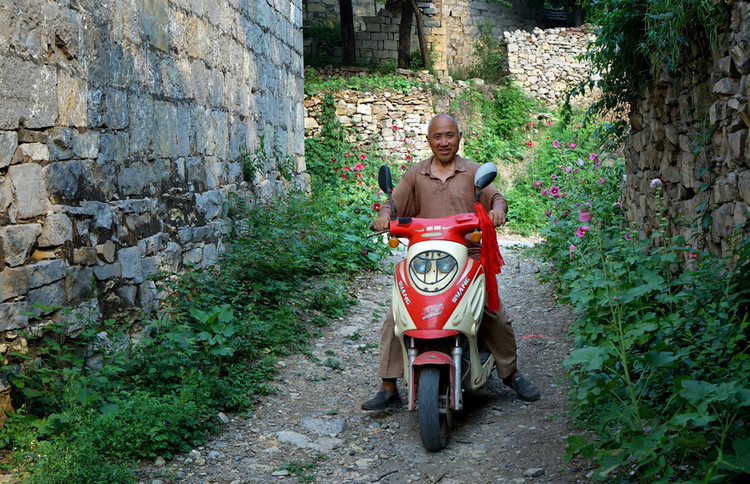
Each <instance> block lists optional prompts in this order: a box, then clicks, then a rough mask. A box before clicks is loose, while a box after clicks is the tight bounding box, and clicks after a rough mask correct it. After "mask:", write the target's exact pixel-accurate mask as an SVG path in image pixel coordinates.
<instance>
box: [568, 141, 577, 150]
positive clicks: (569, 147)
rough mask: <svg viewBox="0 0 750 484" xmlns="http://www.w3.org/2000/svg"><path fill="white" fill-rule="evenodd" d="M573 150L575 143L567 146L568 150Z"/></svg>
mask: <svg viewBox="0 0 750 484" xmlns="http://www.w3.org/2000/svg"><path fill="white" fill-rule="evenodd" d="M575 148H576V144H575V143H573V142H571V143H570V144H569V145H568V149H571V150H574V149H575Z"/></svg>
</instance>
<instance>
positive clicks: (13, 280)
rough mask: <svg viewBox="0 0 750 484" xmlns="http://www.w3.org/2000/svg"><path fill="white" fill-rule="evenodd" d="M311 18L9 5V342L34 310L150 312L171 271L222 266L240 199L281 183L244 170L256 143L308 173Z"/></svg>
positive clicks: (262, 11) (271, 169) (4, 302)
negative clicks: (231, 210)
mask: <svg viewBox="0 0 750 484" xmlns="http://www.w3.org/2000/svg"><path fill="white" fill-rule="evenodd" d="M301 24H302V9H301V2H300V1H299V0H277V1H275V2H267V1H256V0H247V1H245V0H242V1H241V0H197V1H196V0H111V1H108V2H102V1H95V0H83V1H60V0H57V1H56V0H9V1H3V2H0V351H2V352H3V353H5V351H7V350H8V348H9V341H10V340H11V339H14V340H17V337H16V335H15V333H14V331H15V330H27V331H29V330H34V328H35V327H38V325H39V324H43V323H39V322H36V321H34V319H32V318H29V316H27V315H25V314H24V313H26V312H28V311H31V312H33V313H35V314H37V315H38V316H40V317H41V318H42V321H49V320H56V321H60V320H62V319H63V318H64V317H65V318H69V319H74V318H75V317H76V316H75V314H73V315H70V316H64V315H63V314H62V312H61V311H57V310H55V309H54V307H57V306H65V307H72V308H75V309H76V311H78V312H80V311H83V310H86V311H90V313H88V314H91V315H93V317H95V318H96V317H97V315H99V314H102V313H103V314H106V315H109V314H113V313H118V312H121V311H128V310H131V309H134V308H143V309H144V310H145V311H147V312H149V311H153V310H154V309H155V308H156V306H157V297H156V293H155V288H154V284H153V282H151V281H150V280H149V276H152V275H153V274H154V273H155V272H156V271H157V269H158V268H159V267H160V266H161V265H166V267H167V268H170V269H180V268H182V267H183V266H184V265H185V264H187V263H191V264H208V263H211V262H212V261H213V260H214V257H215V255H216V253H217V251H219V250H220V249H221V236H222V222H221V218H220V217H221V212H222V204H223V202H224V201H225V200H227V194H228V193H229V192H235V191H241V190H247V191H252V192H254V193H256V194H257V195H259V196H263V197H272V196H274V194H275V193H277V192H278V191H279V190H280V189H281V186H282V183H283V181H282V180H281V179H280V178H279V176H278V167H277V166H273V165H271V164H269V165H267V166H265V173H263V174H260V175H259V176H257V177H256V179H255V180H254V182H255V185H248V184H247V183H246V182H243V180H242V163H241V152H242V150H243V147H245V146H246V147H248V149H250V150H254V149H255V148H256V147H257V146H258V141H259V137H260V136H264V135H265V136H266V137H267V141H266V144H268V143H269V142H270V140H271V139H272V138H275V139H277V140H278V143H279V148H280V150H281V152H283V153H285V154H288V155H290V156H292V157H293V159H294V160H295V167H294V172H295V177H296V179H295V180H293V181H294V182H296V183H298V184H305V183H306V181H307V178H306V175H305V174H304V160H303V150H304V131H303V129H304V128H303V127H304V106H303V62H302V31H301ZM92 281H93V287H92ZM93 290H95V291H96V295H97V297H93V296H94V292H93ZM35 305H41V307H35Z"/></svg>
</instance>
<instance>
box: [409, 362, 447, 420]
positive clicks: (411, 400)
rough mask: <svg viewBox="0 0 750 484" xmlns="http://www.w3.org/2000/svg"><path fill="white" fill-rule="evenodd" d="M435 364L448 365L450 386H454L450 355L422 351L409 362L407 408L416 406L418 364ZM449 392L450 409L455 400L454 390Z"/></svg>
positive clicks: (411, 408)
mask: <svg viewBox="0 0 750 484" xmlns="http://www.w3.org/2000/svg"><path fill="white" fill-rule="evenodd" d="M436 365H446V366H447V367H448V376H449V378H450V384H451V388H456V378H455V375H456V371H455V368H456V367H455V366H454V363H453V358H452V357H451V355H447V354H445V353H443V352H441V351H426V352H424V353H421V354H420V355H418V356H417V357H416V358H415V359H414V361H413V362H412V363H411V366H410V368H409V376H410V378H409V410H414V409H416V408H417V406H416V401H415V398H414V397H415V396H416V394H417V392H416V390H417V388H416V385H417V378H416V376H417V375H416V369H417V367H420V366H436ZM450 394H451V402H450V407H451V408H452V409H455V408H456V402H455V396H454V392H450Z"/></svg>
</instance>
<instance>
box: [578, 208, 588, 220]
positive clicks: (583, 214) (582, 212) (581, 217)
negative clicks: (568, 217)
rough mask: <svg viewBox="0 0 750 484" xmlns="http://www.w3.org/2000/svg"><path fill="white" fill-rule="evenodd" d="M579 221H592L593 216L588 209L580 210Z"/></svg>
mask: <svg viewBox="0 0 750 484" xmlns="http://www.w3.org/2000/svg"><path fill="white" fill-rule="evenodd" d="M578 220H580V221H581V222H583V223H586V222H590V221H591V214H590V213H589V210H588V208H584V209H580V208H579V209H578Z"/></svg>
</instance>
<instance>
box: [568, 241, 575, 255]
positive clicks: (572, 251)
mask: <svg viewBox="0 0 750 484" xmlns="http://www.w3.org/2000/svg"><path fill="white" fill-rule="evenodd" d="M576 250H577V249H576V246H575V245H573V244H570V248H569V252H568V253H569V254H570V256H571V257H575V256H576Z"/></svg>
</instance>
